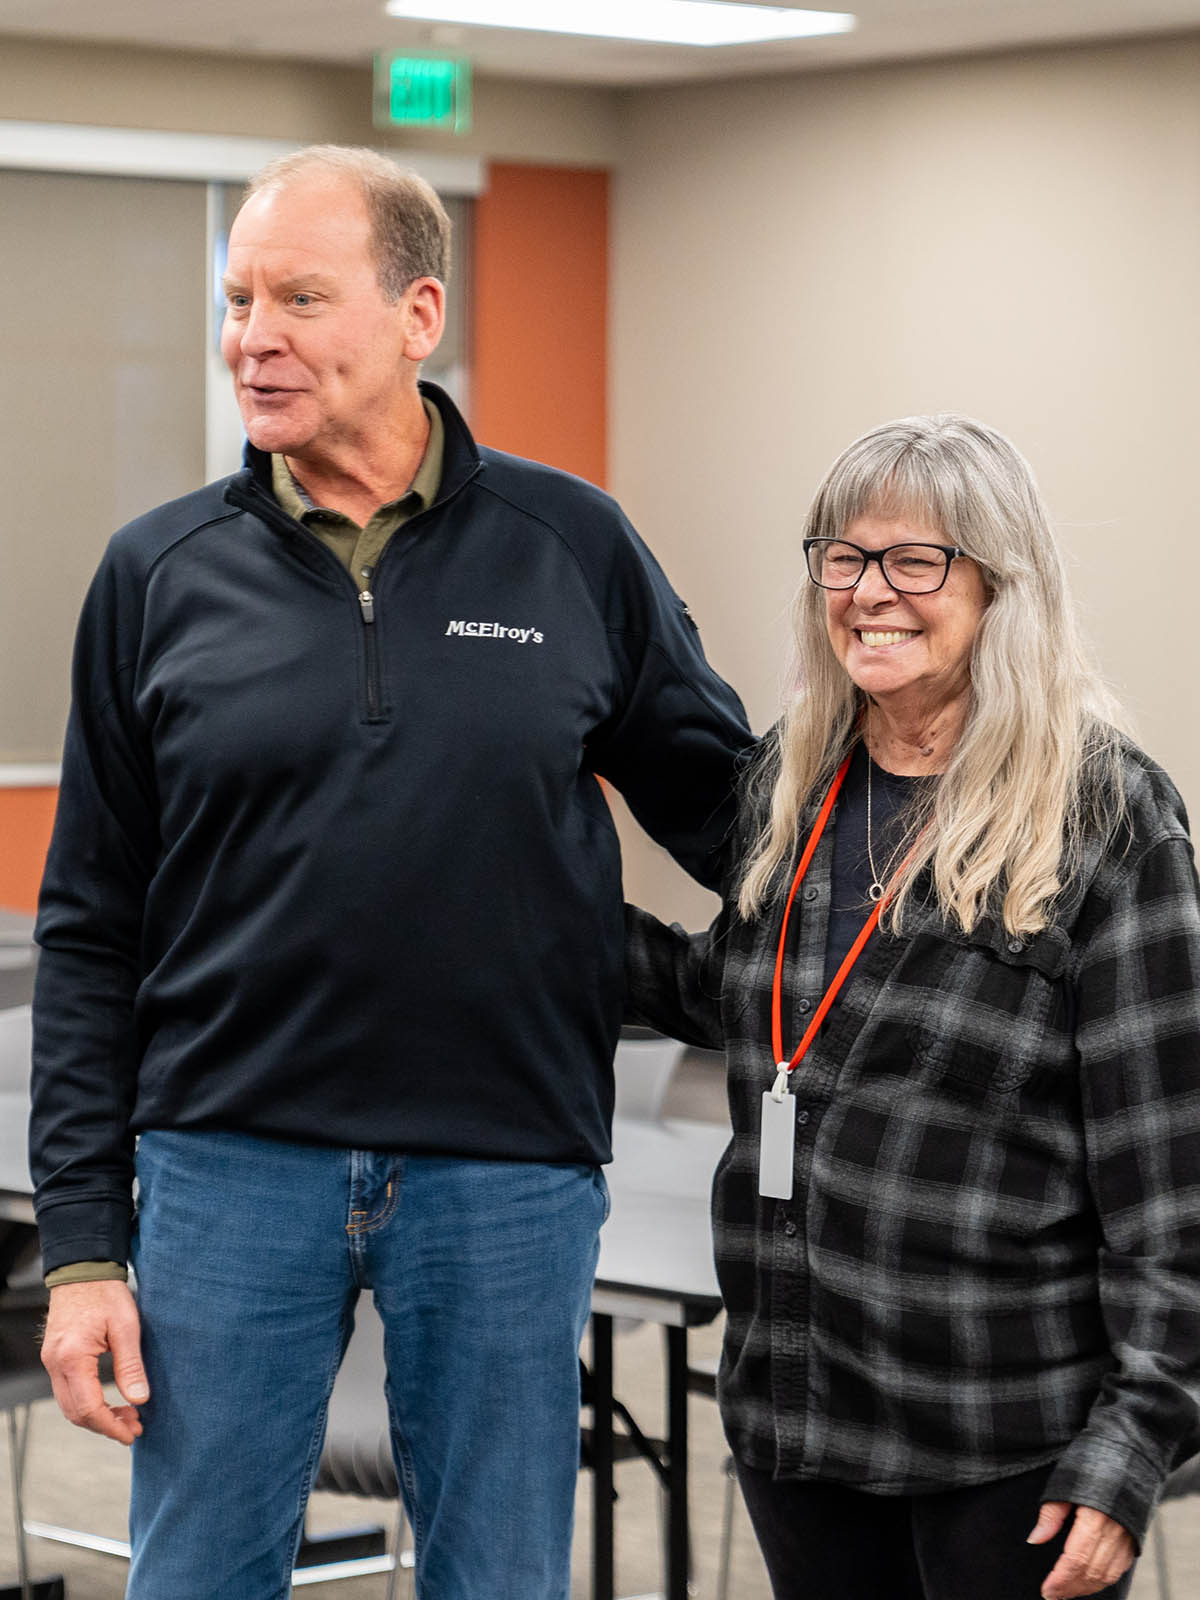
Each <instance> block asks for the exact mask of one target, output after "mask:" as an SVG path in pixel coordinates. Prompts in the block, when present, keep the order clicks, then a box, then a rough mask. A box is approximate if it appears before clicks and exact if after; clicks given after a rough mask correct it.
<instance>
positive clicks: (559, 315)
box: [471, 164, 608, 485]
mask: <svg viewBox="0 0 1200 1600" xmlns="http://www.w3.org/2000/svg"><path fill="white" fill-rule="evenodd" d="M472 278H473V288H474V294H473V306H472V321H471V328H472V334H471V422H472V427H473V429H474V432H475V434H476V436H477V438H478V439H479V440H480V442H481V443H482V444H488V445H492V446H494V447H495V448H496V449H498V450H510V451H512V452H513V453H514V454H516V455H522V456H530V457H532V458H533V459H534V460H537V461H545V462H548V463H549V464H550V465H551V466H554V467H562V468H564V469H565V470H566V471H567V472H574V473H577V474H578V475H579V476H580V477H582V478H588V479H590V480H591V482H593V483H597V484H601V485H603V483H604V481H605V475H606V470H607V436H606V405H607V382H606V377H607V360H608V350H607V344H608V174H607V173H606V172H597V171H593V170H590V169H588V170H581V169H576V168H564V167H524V166H512V165H505V164H497V165H494V166H492V167H490V168H489V169H488V186H487V189H486V191H485V192H484V193H483V194H482V195H481V196H480V197H479V199H478V201H477V202H476V206H475V231H474V249H473V260H472Z"/></svg>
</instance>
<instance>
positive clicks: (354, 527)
mask: <svg viewBox="0 0 1200 1600" xmlns="http://www.w3.org/2000/svg"><path fill="white" fill-rule="evenodd" d="M422 404H423V405H424V407H425V415H426V416H427V417H428V418H429V440H428V442H427V444H426V446H425V454H424V455H423V456H422V458H421V465H420V466H419V467H418V468H417V471H416V476H415V477H414V478H413V481H412V482H411V483H410V484H409V486H408V488H407V489H406V490H405V492H404V493H403V494H402V495H401V496H400V497H399V499H397V500H389V501H388V503H387V504H386V505H383V506H380V507H379V509H378V511H376V512H375V513H374V514H373V515H372V516H371V517H370V518H369V520H368V521H367V524H366V526H365V527H363V528H360V527H359V525H358V523H357V522H354V521H353V520H352V519H351V518H350V517H348V516H346V515H345V513H344V512H341V511H330V510H329V509H328V508H327V507H325V506H318V505H314V503H313V501H312V499H311V498H310V497H309V495H308V493H307V492H306V490H305V488H304V486H303V484H301V483H299V482H298V481H297V480H296V479H295V478H294V477H293V476H292V473H291V470H290V469H289V467H288V464H287V462H286V461H285V460H284V458H283V457H282V456H276V455H273V456H272V457H271V486H272V488H273V489H274V491H275V498H276V500H278V501H279V504H280V505H281V506H282V507H283V509H284V510H285V511H286V512H287V514H288V516H290V517H295V519H296V521H297V522H302V523H303V524H304V526H305V527H306V528H307V529H308V530H309V531H310V533H312V534H314V535H315V536H316V538H318V539H320V541H321V543H322V544H323V545H326V546H328V548H329V549H330V550H332V551H333V553H334V555H335V556H337V558H338V560H339V561H340V562H341V563H342V565H343V566H344V567H345V568H346V569H347V571H348V572H349V573H350V576H351V577H352V578H353V579H354V581H355V582H356V583H360V584H364V585H366V584H369V583H370V581H371V578H372V576H373V574H374V572H375V568H376V566H378V564H379V558H380V556H381V555H382V554H383V551H384V547H385V545H386V544H387V542H388V540H389V539H390V538H391V537H392V535H393V534H394V533H395V532H396V531H397V530H398V529H399V528H402V527H403V526H404V524H405V523H406V522H408V521H409V520H410V519H411V518H412V517H415V516H416V514H417V512H418V511H425V510H426V509H427V508H428V507H429V506H431V505H432V504H433V502H434V501H435V500H436V499H437V492H438V490H439V489H440V488H441V484H442V456H443V452H444V447H445V437H446V433H445V427H444V425H443V423H442V414H441V412H440V411H439V410H438V408H437V407H436V406H435V405H434V404H433V402H432V401H431V400H425V399H424V398H423V397H422ZM125 1276H126V1271H125V1268H124V1266H122V1265H121V1263H120V1262H118V1261H72V1262H71V1263H70V1264H69V1265H68V1266H65V1267H58V1268H56V1269H55V1270H54V1271H53V1272H48V1273H47V1274H46V1287H47V1288H49V1289H54V1288H57V1287H58V1285H59V1284H61V1283H95V1282H99V1281H100V1280H102V1279H107V1278H119V1279H123V1278H124V1277H125Z"/></svg>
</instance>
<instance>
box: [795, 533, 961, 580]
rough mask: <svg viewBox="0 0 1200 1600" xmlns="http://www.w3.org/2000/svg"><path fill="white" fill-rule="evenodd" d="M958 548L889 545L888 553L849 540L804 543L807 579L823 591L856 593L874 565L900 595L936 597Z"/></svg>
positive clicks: (928, 545) (926, 545) (945, 545)
mask: <svg viewBox="0 0 1200 1600" xmlns="http://www.w3.org/2000/svg"><path fill="white" fill-rule="evenodd" d="M966 553H967V552H966V551H965V550H960V549H959V547H958V546H957V545H956V544H890V545H888V547H887V549H886V550H864V549H863V548H862V546H861V545H857V544H851V543H850V541H849V540H848V539H805V541H804V555H805V559H806V560H807V562H808V575H809V577H810V578H811V579H812V581H813V582H814V583H816V584H819V585H820V586H821V588H822V589H853V588H854V586H855V584H856V583H858V581H859V579H860V578H861V577H862V575H863V573H864V572H865V571H866V570H867V564H868V562H871V561H877V562H878V563H879V570H880V572H882V573H883V576H884V581H885V582H886V583H887V585H888V587H889V588H892V589H895V591H896V593H897V594H936V592H937V591H938V590H939V589H940V588H941V587H942V585H943V584H944V583H945V581H946V579H947V577H948V576H949V574H950V563H951V562H952V561H953V560H954V558H955V556H965V555H966Z"/></svg>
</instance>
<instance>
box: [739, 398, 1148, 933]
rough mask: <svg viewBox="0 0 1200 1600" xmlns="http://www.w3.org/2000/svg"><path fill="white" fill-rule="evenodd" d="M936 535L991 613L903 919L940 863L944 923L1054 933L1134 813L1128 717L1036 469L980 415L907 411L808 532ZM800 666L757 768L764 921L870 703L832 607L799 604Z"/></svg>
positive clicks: (911, 864)
mask: <svg viewBox="0 0 1200 1600" xmlns="http://www.w3.org/2000/svg"><path fill="white" fill-rule="evenodd" d="M862 516H876V517H883V518H886V519H891V518H902V519H904V520H906V521H908V522H912V523H915V524H917V525H919V526H920V527H923V528H929V529H936V530H937V532H938V534H939V535H940V537H941V538H943V539H944V540H945V541H946V542H947V543H950V544H956V545H959V546H960V547H961V548H962V549H963V550H964V551H965V552H966V553H967V554H968V555H969V556H970V557H971V558H972V559H973V560H974V561H976V562H977V563H978V565H979V567H980V570H981V571H982V573H983V577H984V581H985V583H986V585H987V589H988V596H989V599H988V605H987V609H986V611H985V612H984V616H983V620H982V622H981V624H980V627H979V630H978V633H977V634H976V636H975V640H974V644H973V646H972V653H971V663H970V668H971V700H970V705H969V708H968V712H967V719H966V724H965V726H964V728H963V731H962V735H961V737H960V738H959V740H958V743H957V744H956V746H955V748H954V751H953V753H952V755H951V758H950V763H949V765H948V767H947V768H946V771H945V774H944V775H943V777H942V778H941V780H940V782H939V783H938V784H937V786H936V799H935V800H933V801H932V803H931V805H930V808H929V810H928V813H927V815H926V816H924V817H923V818H921V819H920V820H921V822H922V823H923V828H922V831H921V832H920V833H919V836H918V837H917V839H916V843H915V846H914V847H913V850H912V854H911V856H910V857H909V859H908V861H907V864H906V865H905V866H904V868H903V869H902V871H901V872H900V875H899V877H898V879H897V881H896V892H895V898H894V900H893V901H892V904H891V906H890V908H889V911H888V919H889V921H890V923H891V925H892V926H893V927H895V928H898V927H899V926H900V924H901V921H902V918H903V914H904V909H905V904H906V902H907V901H908V899H909V897H910V895H911V893H912V889H913V886H914V884H915V882H916V879H917V877H918V875H919V874H920V873H921V871H922V870H923V869H924V868H926V867H930V868H931V869H932V874H933V885H934V890H935V893H936V897H937V901H938V905H939V907H940V908H941V911H942V912H943V914H944V915H945V916H946V917H947V918H948V919H949V920H951V922H953V923H957V924H958V926H959V927H961V928H962V929H964V930H965V931H970V929H971V928H973V927H974V926H975V924H976V922H977V921H978V920H979V918H980V917H981V916H982V915H984V914H985V913H990V914H993V915H1000V916H1001V917H1002V918H1003V922H1004V926H1005V928H1006V929H1008V930H1009V931H1010V932H1011V933H1013V934H1015V935H1028V934H1031V933H1034V932H1036V931H1037V930H1038V929H1039V928H1042V927H1044V926H1045V925H1046V923H1047V921H1048V920H1049V914H1050V910H1051V908H1052V906H1053V903H1054V900H1055V898H1056V897H1057V895H1058V894H1059V892H1060V891H1061V889H1062V888H1063V886H1064V885H1065V883H1066V882H1067V881H1068V880H1069V879H1070V877H1071V876H1072V874H1073V872H1074V871H1075V870H1076V869H1077V868H1078V866H1079V864H1080V861H1081V854H1082V847H1083V842H1084V839H1085V837H1086V836H1087V834H1088V833H1089V832H1091V831H1092V830H1094V829H1097V828H1099V829H1101V830H1103V831H1105V832H1107V831H1109V830H1111V828H1112V827H1114V826H1115V824H1116V821H1117V820H1118V818H1119V816H1120V814H1121V811H1122V807H1123V790H1122V784H1121V766H1120V753H1119V752H1120V745H1119V736H1118V734H1117V732H1116V726H1115V725H1119V724H1120V722H1121V720H1122V719H1121V714H1120V711H1119V709H1118V707H1117V706H1116V703H1115V701H1114V700H1113V698H1112V696H1111V695H1110V694H1109V692H1108V690H1107V689H1106V687H1105V685H1104V684H1103V682H1102V681H1101V679H1100V676H1099V674H1098V672H1097V671H1096V669H1095V667H1094V666H1093V665H1092V663H1091V662H1090V661H1089V660H1088V659H1087V657H1086V655H1085V653H1084V651H1083V649H1082V646H1081V643H1080V639H1079V633H1078V630H1077V627H1076V622H1075V616H1074V611H1073V608H1072V606H1071V602H1070V598H1069V596H1068V593H1067V587H1066V581H1065V575H1064V571H1063V563H1062V558H1061V556H1060V554H1059V551H1058V547H1057V545H1056V543H1055V540H1054V535H1053V534H1052V532H1051V530H1050V524H1049V520H1048V518H1047V515H1046V510H1045V507H1044V506H1043V504H1042V500H1041V496H1040V495H1039V493H1038V489H1037V485H1036V484H1035V482H1034V479H1033V474H1032V472H1031V471H1030V469H1029V466H1028V464H1027V463H1026V461H1025V460H1024V458H1023V457H1022V456H1021V455H1020V454H1019V453H1018V451H1017V450H1016V449H1015V448H1014V447H1013V446H1012V445H1011V444H1010V443H1009V441H1008V440H1007V439H1005V438H1004V437H1003V436H1002V435H1001V434H999V433H996V432H995V431H994V430H993V429H991V428H988V427H986V426H984V425H983V424H982V423H979V422H974V421H972V420H971V419H970V418H969V417H960V416H934V417H906V418H903V419H902V420H900V421H898V422H888V423H885V424H884V425H883V426H882V427H879V428H874V429H872V431H871V432H870V433H866V434H864V435H863V436H862V438H861V439H857V440H856V441H855V442H854V443H853V444H852V445H851V446H850V447H849V449H847V450H846V451H844V452H843V453H842V455H841V456H839V458H838V459H837V461H835V462H834V464H833V466H832V467H831V468H830V471H829V473H828V476H827V477H826V479H825V481H824V483H823V484H822V485H821V487H820V489H819V490H818V491H817V495H816V498H815V499H814V501H813V503H812V506H811V507H810V509H809V513H808V517H807V520H806V522H805V525H804V529H803V537H804V538H806V539H807V538H834V539H837V538H841V537H843V536H844V534H845V531H846V528H847V527H848V525H849V524H850V523H851V522H853V521H854V519H855V518H856V517H862ZM794 620H795V630H794V637H795V658H794V663H793V668H792V673H791V677H790V685H791V688H790V692H789V694H788V697H787V703H786V705H785V707H784V712H783V717H782V720H781V722H780V724H779V727H778V730H777V733H776V735H775V736H774V737H773V738H772V739H770V740H768V741H767V743H766V746H765V749H764V753H763V756H762V757H761V758H760V760H759V763H758V765H757V767H756V768H755V770H754V771H753V773H752V774H751V780H750V782H751V793H752V799H753V798H759V799H760V800H761V802H762V803H763V804H764V805H765V802H766V796H767V793H768V792H769V810H768V815H767V821H766V823H765V825H764V826H763V828H762V831H761V832H760V834H759V836H758V838H757V840H756V841H755V842H754V844H753V846H752V848H751V850H750V852H749V855H748V859H747V863H746V869H745V873H744V876H743V879H742V884H741V890H740V895H739V902H738V904H739V910H740V911H741V913H742V915H743V916H746V917H750V916H753V915H755V914H756V913H757V912H758V911H759V910H761V909H762V908H763V907H764V906H765V905H766V903H767V902H768V901H769V900H770V898H771V895H772V888H771V886H772V880H773V879H774V877H775V875H776V873H777V872H778V870H779V869H780V867H781V866H782V865H783V864H785V863H787V862H789V861H790V860H791V859H792V857H793V855H794V854H795V850H796V846H797V840H798V834H799V828H800V819H801V813H802V811H803V808H804V806H805V804H806V802H807V801H808V800H809V799H810V798H811V797H813V796H814V795H815V794H816V793H817V792H818V791H820V790H822V789H823V787H824V786H825V785H827V784H828V783H829V781H830V780H831V778H832V776H833V773H834V772H835V771H836V769H837V766H838V764H839V762H840V761H841V759H842V757H843V755H844V754H845V752H846V750H847V749H848V748H849V746H850V745H851V743H852V742H853V739H854V737H855V730H856V727H857V724H858V722H859V719H860V717H861V715H862V713H863V710H864V707H865V705H866V700H865V697H864V695H863V694H862V692H861V691H860V690H859V689H857V688H856V687H855V685H854V684H853V683H852V682H851V681H850V678H849V677H848V676H847V674H846V672H845V671H844V669H843V668H842V666H841V663H840V662H839V661H838V660H837V658H836V656H835V655H834V653H833V650H832V647H831V646H830V643H829V636H828V634H827V632H826V628H825V603H824V595H823V592H822V590H821V589H819V588H818V587H817V586H816V585H815V584H814V583H811V582H809V581H808V580H807V579H806V580H805V582H804V584H803V585H802V587H801V589H800V592H799V594H798V595H797V597H796V602H795V610H794Z"/></svg>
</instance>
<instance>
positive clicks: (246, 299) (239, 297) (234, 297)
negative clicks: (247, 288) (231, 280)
mask: <svg viewBox="0 0 1200 1600" xmlns="http://www.w3.org/2000/svg"><path fill="white" fill-rule="evenodd" d="M225 304H226V305H227V306H228V307H229V309H230V310H231V311H241V310H244V309H245V307H246V306H248V305H249V304H250V296H249V295H248V294H227V295H226V296H225Z"/></svg>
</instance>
